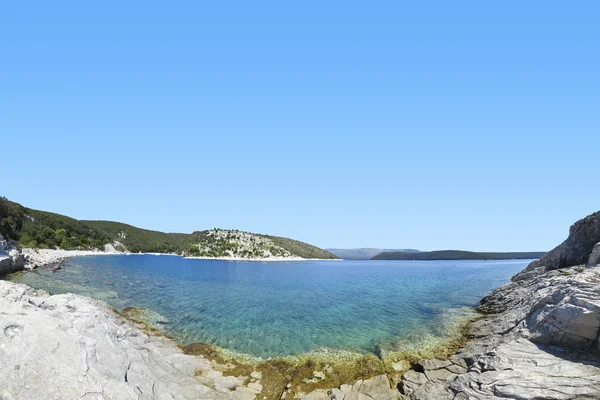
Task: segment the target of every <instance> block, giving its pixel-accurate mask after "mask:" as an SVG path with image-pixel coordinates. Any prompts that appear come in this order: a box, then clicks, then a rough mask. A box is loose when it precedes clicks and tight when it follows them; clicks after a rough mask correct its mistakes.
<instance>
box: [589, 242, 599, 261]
mask: <svg viewBox="0 0 600 400" xmlns="http://www.w3.org/2000/svg"><path fill="white" fill-rule="evenodd" d="M598 264H600V242H599V243H596V245H595V246H594V248H593V249H592V252H591V253H590V258H589V259H588V262H587V265H588V267H595V266H596V265H598Z"/></svg>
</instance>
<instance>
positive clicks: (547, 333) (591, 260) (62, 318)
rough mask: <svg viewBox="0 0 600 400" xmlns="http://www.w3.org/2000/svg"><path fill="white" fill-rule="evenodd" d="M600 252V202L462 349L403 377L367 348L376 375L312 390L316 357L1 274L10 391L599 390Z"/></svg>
mask: <svg viewBox="0 0 600 400" xmlns="http://www.w3.org/2000/svg"><path fill="white" fill-rule="evenodd" d="M25 253H26V254H21V253H18V254H13V256H14V257H16V258H17V262H19V260H21V259H22V260H23V261H24V259H25V258H29V259H31V257H32V255H31V254H29V253H28V252H25ZM36 253H37V256H39V255H40V254H42V256H41V257H45V258H44V260H50V259H52V260H58V259H60V257H59V258H58V259H56V258H53V257H58V253H51V254H52V256H50V255H49V254H50V253H49V254H45V252H44V251H38V252H36ZM96 254H97V253H96ZM69 255H70V254H65V255H64V256H66V257H68V256H69ZM13 256H10V255H7V256H6V257H10V258H11V263H13V262H14V259H13V258H14V257H13ZM34 257H35V256H34ZM599 262H600V213H596V214H592V215H590V216H588V217H586V218H584V219H583V220H581V221H578V222H577V223H576V224H575V225H573V227H571V231H570V235H569V238H568V239H567V240H566V241H565V242H564V243H563V244H561V245H560V246H558V247H557V248H556V249H554V250H552V251H551V252H549V253H548V254H547V255H546V256H544V257H543V258H542V259H540V260H539V261H535V262H533V263H532V264H531V265H530V266H528V267H527V268H526V269H525V270H524V271H523V272H522V273H519V274H517V275H516V276H515V277H514V278H513V282H512V283H510V284H508V285H506V286H504V287H501V288H499V289H497V290H496V291H494V292H493V293H492V294H491V295H489V296H487V297H486V298H484V299H483V300H482V302H481V306H480V307H479V311H480V312H481V313H482V314H484V315H485V317H483V318H481V319H479V320H477V321H476V322H475V323H474V324H473V325H472V326H471V327H470V330H469V333H468V338H469V340H468V342H467V343H466V345H465V346H464V347H463V348H461V349H460V350H459V351H458V352H457V353H456V354H454V355H452V356H450V357H448V358H447V359H443V360H442V359H429V360H410V361H411V362H410V363H408V362H406V363H405V364H406V369H403V370H402V371H403V372H402V371H401V372H397V373H395V374H394V376H393V377H392V376H391V375H390V376H388V375H387V374H385V373H381V372H376V371H381V370H380V369H379V368H380V365H379V364H380V363H381V362H380V361H378V360H377V359H376V357H374V356H371V358H373V359H374V361H373V360H371V361H368V360H369V358H368V357H365V360H367V362H366V363H365V361H364V360H361V361H360V363H359V364H360V365H359V368H363V370H364V371H367V373H366V374H365V375H366V377H365V379H361V380H358V381H356V379H358V378H354V379H349V378H348V376H358V375H348V376H346V377H345V378H343V379H342V378H340V380H341V382H345V381H348V382H347V384H341V385H340V386H338V387H331V388H329V387H327V386H325V387H323V385H320V386H319V388H318V389H316V390H315V389H314V387H313V388H312V389H310V390H308V391H303V390H302V386H303V385H305V386H306V387H311V385H310V384H309V383H310V382H313V381H315V380H316V381H318V380H319V379H321V378H320V376H319V373H320V372H319V371H320V370H317V369H315V370H314V371H313V368H311V366H312V364H311V362H305V364H304V365H303V367H304V372H308V373H309V375H310V376H308V375H307V376H306V377H304V376H298V372H294V370H289V369H290V368H295V366H293V365H292V366H291V367H290V365H289V364H286V363H285V362H283V361H279V360H273V361H272V362H264V363H262V364H253V363H246V364H240V363H238V362H236V361H234V360H227V359H221V358H220V357H218V356H210V352H211V350H210V349H209V350H208V351H207V350H206V348H205V347H204V346H205V345H197V346H192V347H191V348H189V349H186V348H184V350H186V351H185V352H184V351H182V349H180V348H179V347H178V346H177V345H176V343H175V342H174V341H173V340H171V339H169V338H167V337H164V336H163V335H161V334H160V333H159V332H154V334H152V333H149V331H148V329H145V328H144V326H142V325H140V324H139V323H136V321H135V320H132V319H131V318H130V320H127V319H125V318H124V317H123V316H122V315H121V314H119V313H118V312H116V311H114V310H112V309H111V308H110V307H108V306H107V305H106V304H104V303H102V302H97V301H95V300H91V299H88V298H85V297H82V296H78V295H74V294H66V295H55V296H50V295H49V294H48V293H45V292H43V291H35V290H33V289H31V288H29V287H27V286H25V285H21V284H15V283H11V282H5V281H0V310H1V311H0V399H3V400H4V399H248V400H250V399H267V400H271V399H291V398H296V399H298V398H300V399H305V400H392V399H431V400H434V399H435V400H444V399H449V400H450V399H459V400H465V399H471V400H475V399H492V400H500V399H519V400H544V399H547V400H562V399H565V400H566V399H600V343H599V339H600V265H599ZM11 265H12V264H11ZM132 321H133V322H132ZM146 328H147V327H146ZM197 349H200V350H201V351H198V352H197V351H196V350H197ZM192 354H193V355H192ZM369 362H372V365H373V366H375V368H373V369H370V366H369V365H368V364H369ZM376 364H377V365H376ZM307 368H308V369H307ZM284 370H285V372H284ZM369 371H371V372H369ZM352 373H354V371H353V372H352ZM332 374H334V372H332ZM334 375H335V374H334ZM396 376H400V379H399V380H398V379H397V378H396ZM390 377H392V379H390ZM340 380H338V382H339V381H340ZM294 382H296V383H294ZM323 382H326V381H323ZM294 385H299V386H294Z"/></svg>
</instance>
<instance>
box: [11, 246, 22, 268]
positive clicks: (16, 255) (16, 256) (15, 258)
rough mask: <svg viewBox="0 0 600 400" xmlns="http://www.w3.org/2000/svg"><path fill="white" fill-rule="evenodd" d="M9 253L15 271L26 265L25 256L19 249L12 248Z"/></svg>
mask: <svg viewBox="0 0 600 400" xmlns="http://www.w3.org/2000/svg"><path fill="white" fill-rule="evenodd" d="M8 255H9V256H10V257H11V258H12V263H13V269H14V270H15V271H18V270H21V269H23V266H24V265H25V256H24V255H23V254H22V253H21V252H20V251H19V250H17V249H12V250H11V251H9V252H8Z"/></svg>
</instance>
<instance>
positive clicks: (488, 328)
mask: <svg viewBox="0 0 600 400" xmlns="http://www.w3.org/2000/svg"><path fill="white" fill-rule="evenodd" d="M481 309H482V311H484V312H489V313H494V314H493V315H491V316H490V317H488V318H486V319H483V320H481V321H479V322H477V323H475V325H474V326H473V327H472V329H471V335H472V337H473V338H474V340H472V341H471V342H470V343H469V344H468V345H467V346H466V347H465V348H464V349H462V350H461V351H460V352H459V353H458V354H457V355H455V356H454V357H452V358H451V359H450V360H447V361H437V362H435V363H431V362H422V363H419V364H421V365H420V366H419V365H417V366H416V368H414V370H412V371H409V372H407V373H405V374H404V377H403V381H402V382H401V383H400V386H399V388H400V390H401V392H402V393H403V394H405V395H407V396H409V397H410V398H412V399H473V400H474V399H506V398H509V399H531V400H533V399H536V400H538V399H599V398H600V348H598V334H599V332H600V268H597V267H596V268H589V269H582V268H579V267H574V268H568V269H565V270H560V271H550V272H547V273H545V274H542V275H540V276H538V277H536V278H535V279H531V280H528V281H520V282H516V283H511V284H509V285H507V286H505V287H502V288H500V289H498V290H496V291H495V292H494V293H493V294H492V295H491V296H488V297H486V298H485V299H484V300H483V301H482V306H481Z"/></svg>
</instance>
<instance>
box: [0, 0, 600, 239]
mask: <svg viewBox="0 0 600 400" xmlns="http://www.w3.org/2000/svg"><path fill="white" fill-rule="evenodd" d="M206 3H207V2H195V1H190V2H162V3H161V4H159V3H158V2H156V3H154V2H149V1H143V2H142V1H139V2H134V1H128V2H123V1H118V2H117V1H103V2H96V5H94V6H92V5H91V2H82V1H72V2H64V1H51V2H49V1H38V2H35V1H34V2H8V3H5V4H4V5H3V6H2V10H1V12H0V37H1V38H2V39H1V40H0V52H1V53H0V54H1V56H0V59H1V62H0V136H1V139H0V142H1V143H2V145H1V149H2V151H1V153H2V156H1V157H0V160H1V165H2V178H0V179H1V181H0V195H4V196H7V197H8V198H9V199H12V200H14V201H17V202H20V203H22V204H24V205H26V206H29V207H32V208H39V209H44V210H50V211H54V212H58V213H62V214H67V215H70V216H73V217H75V218H80V219H107V220H118V221H123V222H127V223H130V224H133V225H136V226H140V227H144V228H150V229H157V230H164V231H181V232H191V231H193V230H201V229H206V228H212V227H215V226H216V227H221V228H239V229H243V230H248V231H254V232H263V233H270V234H276V235H283V236H289V237H292V238H296V239H299V240H303V241H307V242H310V243H313V244H316V245H319V246H322V247H363V246H364V247H367V246H369V247H413V248H418V249H423V250H428V249H447V248H458V249H472V250H490V251H494V250H495V251H509V250H546V249H549V248H551V247H553V246H555V245H557V244H558V243H559V242H560V241H562V240H563V239H564V238H565V237H566V235H567V233H568V227H569V225H570V224H571V223H573V222H574V221H575V220H577V219H579V218H581V217H584V216H585V215H587V214H589V213H591V212H593V211H596V210H598V209H600V184H599V183H600V24H599V23H598V21H599V20H600V4H599V3H598V2H596V1H587V2H586V1H578V2H558V1H536V2H521V1H519V2H517V1H514V2H510V1H507V2H501V3H497V5H496V6H491V5H489V4H491V3H490V2H482V1H473V2H461V1H456V2H455V1H453V2H448V1H440V2H419V5H418V6H414V5H410V6H409V5H407V4H408V3H404V2H397V1H390V2H349V1H343V2H342V1H340V2H333V1H331V2H322V1H319V2H311V1H303V2H281V1H277V2H275V1H274V2H260V1H253V2H237V3H236V2H215V3H218V4H219V5H218V6H214V5H213V6H207V5H204V4H206ZM25 4H27V7H25V6H24V5H25ZM125 4H126V5H125ZM225 4H226V5H225ZM292 4H294V5H292ZM325 4H326V5H325ZM500 4H501V5H500Z"/></svg>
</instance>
